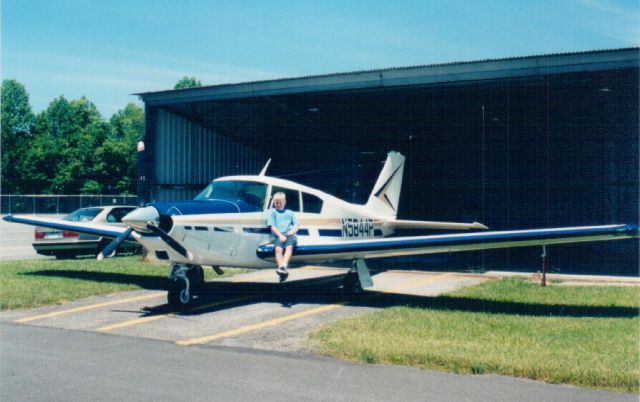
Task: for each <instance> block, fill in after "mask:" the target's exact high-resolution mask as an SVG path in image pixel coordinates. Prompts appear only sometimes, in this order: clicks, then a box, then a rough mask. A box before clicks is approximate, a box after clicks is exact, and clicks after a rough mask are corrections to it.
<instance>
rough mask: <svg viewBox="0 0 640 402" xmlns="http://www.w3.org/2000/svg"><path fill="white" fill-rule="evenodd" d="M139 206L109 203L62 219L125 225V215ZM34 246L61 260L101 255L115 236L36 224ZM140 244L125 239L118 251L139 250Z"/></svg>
mask: <svg viewBox="0 0 640 402" xmlns="http://www.w3.org/2000/svg"><path fill="white" fill-rule="evenodd" d="M134 209H136V207H135V206H132V205H108V206H99V207H89V208H80V209H78V210H76V211H74V212H72V213H70V214H69V215H67V216H65V217H63V218H62V219H64V220H67V221H73V222H94V223H103V224H107V225H116V226H125V224H124V223H122V218H123V217H124V216H125V215H127V214H128V213H129V212H131V211H133V210H134ZM34 237H35V242H34V243H33V248H34V249H35V250H36V252H37V253H38V254H42V255H53V256H55V257H56V258H57V259H64V258H75V257H76V256H79V255H94V256H95V255H97V254H98V253H99V252H100V250H102V249H103V248H104V247H105V246H106V245H107V244H109V242H110V241H111V240H112V239H109V238H103V237H99V236H94V235H88V234H82V233H78V232H72V231H69V230H59V229H50V228H44V227H39V226H38V227H36V229H35V233H34ZM139 250H140V244H139V243H137V242H124V243H123V244H122V245H121V246H120V247H118V250H117V252H125V251H126V252H137V251H139Z"/></svg>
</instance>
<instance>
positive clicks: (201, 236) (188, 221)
mask: <svg viewBox="0 0 640 402" xmlns="http://www.w3.org/2000/svg"><path fill="white" fill-rule="evenodd" d="M404 160H405V158H404V156H402V155H401V154H400V153H398V152H390V153H389V154H388V156H387V159H386V161H385V164H384V166H383V168H382V171H381V173H380V175H379V177H378V179H377V181H376V183H375V186H374V188H373V191H372V192H371V195H370V196H369V199H368V201H367V203H366V204H364V205H357V204H351V203H348V202H346V201H343V200H340V199H338V198H336V197H334V196H332V195H329V194H327V193H324V192H322V191H319V190H316V189H313V188H310V187H307V186H304V185H301V184H298V183H294V182H292V181H288V180H283V179H279V178H274V177H268V176H266V175H265V173H266V170H267V167H268V165H269V162H267V164H266V165H265V167H264V168H263V169H262V171H261V172H260V174H259V175H257V176H230V177H222V178H218V179H215V180H213V181H212V182H211V184H209V186H207V187H206V188H205V189H204V190H203V191H202V192H201V193H200V194H199V195H198V196H196V198H195V199H194V200H191V201H181V202H154V203H151V204H148V205H147V206H146V207H142V208H138V209H137V210H134V211H132V212H131V213H129V214H128V215H126V216H125V217H124V218H123V219H122V221H123V222H125V223H126V224H127V226H128V227H126V228H119V227H112V226H107V225H100V224H91V223H86V222H84V223H80V222H69V221H64V220H60V219H50V218H38V217H31V216H18V215H8V216H6V217H5V218H4V220H6V221H9V222H17V223H24V224H29V225H37V226H46V227H51V228H56V229H63V230H71V231H76V232H81V233H89V234H96V235H100V236H103V237H111V238H114V240H113V241H112V242H111V243H110V244H109V245H107V246H106V247H105V248H104V249H103V250H102V252H101V253H100V254H99V255H98V259H102V258H103V257H104V256H109V254H111V253H112V252H113V251H114V250H115V249H116V248H117V247H118V245H120V244H121V243H122V242H123V241H125V240H136V241H138V242H140V243H141V244H142V245H143V246H144V247H145V248H147V250H148V251H149V252H151V253H153V254H154V255H155V256H156V257H157V258H158V259H160V260H167V261H169V262H170V263H171V270H170V274H169V291H168V298H167V299H168V302H169V304H170V305H172V306H173V307H176V308H185V307H187V306H189V305H190V303H191V302H192V300H193V291H194V289H196V288H198V287H199V286H202V284H203V283H204V274H203V269H202V266H211V267H212V268H213V269H214V270H215V271H216V272H218V273H221V272H222V271H221V268H220V267H221V266H234V267H246V268H275V265H274V262H273V261H274V247H273V244H272V239H271V233H270V229H269V227H267V223H266V222H267V214H268V212H269V209H270V207H271V195H272V194H275V193H276V192H279V191H281V192H284V193H285V194H286V196H287V208H289V209H291V210H292V211H294V212H295V213H296V214H297V215H298V220H299V222H300V230H299V231H298V233H297V236H298V244H297V246H296V248H295V251H294V255H293V258H292V263H294V264H298V265H301V264H316V263H320V262H331V261H352V268H351V270H350V272H349V273H348V274H347V276H346V277H345V279H344V283H343V287H344V289H345V291H347V292H359V291H362V288H366V287H370V286H373V281H372V279H371V276H370V274H369V270H368V268H367V265H366V263H365V260H367V259H372V258H381V257H391V256H403V255H416V254H435V253H452V252H459V251H470V250H483V249H494V248H508V247H524V246H543V247H545V246H547V245H551V244H559V243H575V242H587V241H601V240H618V239H627V238H637V237H639V234H640V231H639V227H638V225H637V224H616V225H605V226H584V227H562V228H552V229H531V230H515V231H486V230H487V229H488V228H487V227H486V226H484V225H483V224H481V223H479V222H473V223H456V222H434V221H413V220H400V219H396V216H397V210H398V202H399V200H400V190H401V185H402V176H403V168H404ZM399 228H412V229H442V230H474V229H475V230H478V231H475V232H472V233H463V234H439V235H422V236H406V237H389V236H390V235H392V234H393V233H394V231H395V230H396V229H399Z"/></svg>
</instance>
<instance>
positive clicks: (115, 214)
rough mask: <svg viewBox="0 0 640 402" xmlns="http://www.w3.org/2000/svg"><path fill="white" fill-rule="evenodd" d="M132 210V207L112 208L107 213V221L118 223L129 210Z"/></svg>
mask: <svg viewBox="0 0 640 402" xmlns="http://www.w3.org/2000/svg"><path fill="white" fill-rule="evenodd" d="M131 211H133V209H132V208H114V209H112V210H111V212H109V215H107V222H110V223H119V222H122V218H124V217H125V215H127V214H128V213H129V212H131Z"/></svg>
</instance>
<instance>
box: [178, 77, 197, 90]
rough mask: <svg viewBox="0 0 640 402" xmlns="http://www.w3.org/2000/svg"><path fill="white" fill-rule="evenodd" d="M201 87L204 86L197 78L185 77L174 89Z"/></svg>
mask: <svg viewBox="0 0 640 402" xmlns="http://www.w3.org/2000/svg"><path fill="white" fill-rule="evenodd" d="M201 86H202V84H201V83H200V80H197V79H196V77H187V76H186V75H185V76H184V77H182V78H181V79H180V81H178V82H177V83H176V86H175V87H173V89H186V88H197V87H201Z"/></svg>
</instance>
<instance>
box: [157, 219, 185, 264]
mask: <svg viewBox="0 0 640 402" xmlns="http://www.w3.org/2000/svg"><path fill="white" fill-rule="evenodd" d="M147 229H149V230H150V231H151V232H153V233H154V234H156V235H158V236H160V238H162V240H164V242H165V243H167V245H168V246H169V247H171V248H172V249H174V250H175V251H176V252H177V253H178V254H180V255H181V256H183V257H185V258H188V259H190V260H191V259H192V254H191V253H190V252H188V251H187V249H186V248H184V247H182V246H181V245H180V243H178V242H177V241H175V240H174V239H173V238H172V237H171V236H169V235H168V234H167V232H165V231H164V230H162V229H160V228H159V227H157V226H156V225H152V224H150V223H147Z"/></svg>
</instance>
